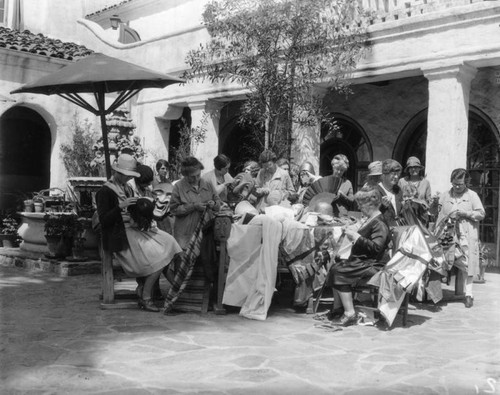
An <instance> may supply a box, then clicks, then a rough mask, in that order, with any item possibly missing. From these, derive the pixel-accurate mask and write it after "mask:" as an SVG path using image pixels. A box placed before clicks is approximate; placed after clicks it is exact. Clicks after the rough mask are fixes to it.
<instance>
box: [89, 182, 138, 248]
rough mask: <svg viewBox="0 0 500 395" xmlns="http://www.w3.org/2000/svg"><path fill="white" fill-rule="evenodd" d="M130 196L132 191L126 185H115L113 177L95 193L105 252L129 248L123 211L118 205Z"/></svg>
mask: <svg viewBox="0 0 500 395" xmlns="http://www.w3.org/2000/svg"><path fill="white" fill-rule="evenodd" d="M132 196H133V191H132V189H131V188H130V187H128V185H124V186H120V185H118V184H116V183H115V182H114V178H113V177H111V179H110V180H109V181H107V182H106V183H105V184H104V185H103V186H102V187H101V189H99V190H98V191H97V194H96V205H97V214H98V217H99V223H100V227H101V235H102V243H103V247H104V249H105V250H107V251H111V252H117V251H123V250H125V249H127V248H128V246H129V245H128V240H127V234H126V232H125V225H124V216H125V210H122V209H120V207H119V203H120V201H122V200H124V199H126V198H127V197H132Z"/></svg>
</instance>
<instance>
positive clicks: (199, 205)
mask: <svg viewBox="0 0 500 395" xmlns="http://www.w3.org/2000/svg"><path fill="white" fill-rule="evenodd" d="M206 206H207V204H206V203H194V204H193V207H194V209H195V211H205V207H206Z"/></svg>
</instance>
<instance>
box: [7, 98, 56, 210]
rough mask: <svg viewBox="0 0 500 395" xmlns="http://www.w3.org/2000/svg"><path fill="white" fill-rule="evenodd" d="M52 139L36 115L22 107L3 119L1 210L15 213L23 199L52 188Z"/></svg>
mask: <svg viewBox="0 0 500 395" xmlns="http://www.w3.org/2000/svg"><path fill="white" fill-rule="evenodd" d="M50 151H51V135H50V128H49V125H48V124H47V122H45V120H44V119H43V118H42V116H41V115H40V114H39V113H37V112H36V111H34V110H32V109H30V108H27V107H22V106H16V107H13V108H11V109H9V110H7V111H6V112H5V113H4V114H3V115H2V116H1V118H0V210H2V211H5V210H8V211H10V210H15V209H16V206H17V208H19V205H20V204H22V200H23V198H27V197H31V196H32V194H31V193H32V192H34V191H39V190H42V189H45V188H48V187H49V185H50Z"/></svg>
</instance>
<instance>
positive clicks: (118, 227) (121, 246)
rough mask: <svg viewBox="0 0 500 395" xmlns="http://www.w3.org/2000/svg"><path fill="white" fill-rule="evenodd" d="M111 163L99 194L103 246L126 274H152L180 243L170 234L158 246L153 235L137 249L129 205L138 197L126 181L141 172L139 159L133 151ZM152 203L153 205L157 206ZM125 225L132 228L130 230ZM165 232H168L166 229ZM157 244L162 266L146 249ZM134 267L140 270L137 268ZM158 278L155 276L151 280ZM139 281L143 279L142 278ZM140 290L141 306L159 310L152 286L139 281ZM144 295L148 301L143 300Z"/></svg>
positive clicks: (138, 275)
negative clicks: (131, 153) (117, 260)
mask: <svg viewBox="0 0 500 395" xmlns="http://www.w3.org/2000/svg"><path fill="white" fill-rule="evenodd" d="M112 167H113V170H114V172H113V176H112V177H111V178H110V179H109V180H108V181H107V182H106V183H105V184H104V185H103V187H102V188H101V189H100V190H99V191H98V192H97V194H96V203H97V214H98V216H99V223H100V227H101V233H102V245H103V248H104V249H105V250H106V251H109V252H111V253H114V254H115V257H116V258H117V259H119V262H120V263H121V264H122V266H123V267H124V270H125V272H126V273H127V274H129V275H132V276H134V277H143V276H149V275H150V274H153V273H154V272H155V271H157V270H159V271H161V269H162V268H163V267H165V266H167V265H168V263H169V262H170V260H171V259H172V258H173V255H174V254H175V253H176V252H179V251H181V250H180V247H179V246H178V245H177V243H176V242H175V240H174V239H173V238H172V237H170V236H169V237H167V238H165V237H162V240H163V241H162V243H163V242H164V243H163V244H162V245H161V246H157V244H158V242H157V241H156V240H155V239H154V238H153V237H151V236H148V237H149V238H148V242H144V244H142V248H141V249H140V251H138V249H139V248H138V247H137V245H136V239H135V235H133V232H131V231H130V220H131V219H130V213H129V212H128V207H130V206H132V205H135V204H136V203H137V201H138V198H137V197H134V191H133V190H132V188H131V187H130V186H129V185H128V184H127V182H128V181H130V180H131V179H132V178H133V177H139V176H140V174H139V173H138V172H137V161H136V160H135V159H134V157H133V156H131V155H128V154H122V155H120V156H119V157H118V159H117V160H116V163H114V164H113V165H112ZM151 205H152V202H151ZM152 207H153V208H154V206H152ZM152 212H153V210H151V215H152ZM136 222H137V221H136ZM126 228H129V231H127V230H126ZM165 235H167V234H166V233H165ZM167 236H168V235H167ZM156 247H158V248H159V247H162V248H163V249H162V250H161V251H160V253H159V256H161V265H163V266H161V265H160V264H158V263H154V262H150V261H149V255H148V254H149V252H146V250H149V249H150V248H151V250H154V249H155V248H156ZM132 250H134V251H132ZM140 256H143V257H144V260H141V259H139V257H140ZM160 266H161V267H160ZM134 267H135V268H136V269H137V270H134ZM153 269H155V270H153ZM158 275H159V274H158ZM155 279H156V277H155V278H152V279H151V280H155ZM138 282H139V283H141V282H142V280H139V281H138ZM150 283H151V284H153V283H154V281H148V287H149V284H150ZM137 293H138V296H139V298H140V302H139V303H140V304H139V305H140V307H142V308H144V309H145V310H147V311H159V310H158V309H157V308H156V306H154V304H153V303H152V301H151V291H150V290H149V291H148V290H147V289H146V290H144V288H143V287H141V284H140V285H139V286H138V287H137ZM144 296H145V299H146V301H144ZM148 299H149V301H148Z"/></svg>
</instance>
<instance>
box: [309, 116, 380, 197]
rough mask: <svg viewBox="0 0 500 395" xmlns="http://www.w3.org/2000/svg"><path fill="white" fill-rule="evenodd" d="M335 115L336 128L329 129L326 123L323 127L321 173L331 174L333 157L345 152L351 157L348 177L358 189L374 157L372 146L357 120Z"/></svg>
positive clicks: (364, 179) (323, 174)
mask: <svg viewBox="0 0 500 395" xmlns="http://www.w3.org/2000/svg"><path fill="white" fill-rule="evenodd" d="M333 117H334V119H335V121H336V128H335V130H329V128H328V127H327V126H324V125H323V126H322V127H321V146H320V161H319V173H320V175H322V176H325V175H329V174H331V172H332V166H331V161H332V159H333V157H334V156H335V155H337V154H344V155H345V156H347V159H349V169H348V170H347V174H346V177H347V178H348V179H349V180H351V181H352V183H353V187H354V189H355V191H356V190H358V189H359V188H360V187H361V186H362V185H363V184H364V182H365V181H366V173H367V169H368V164H369V163H370V162H371V161H372V158H373V151H372V147H371V144H370V141H369V140H368V137H367V136H366V133H365V132H364V130H363V128H362V127H361V126H360V125H359V124H358V123H357V122H356V121H354V120H353V119H351V118H349V117H347V116H345V115H342V114H333Z"/></svg>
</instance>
